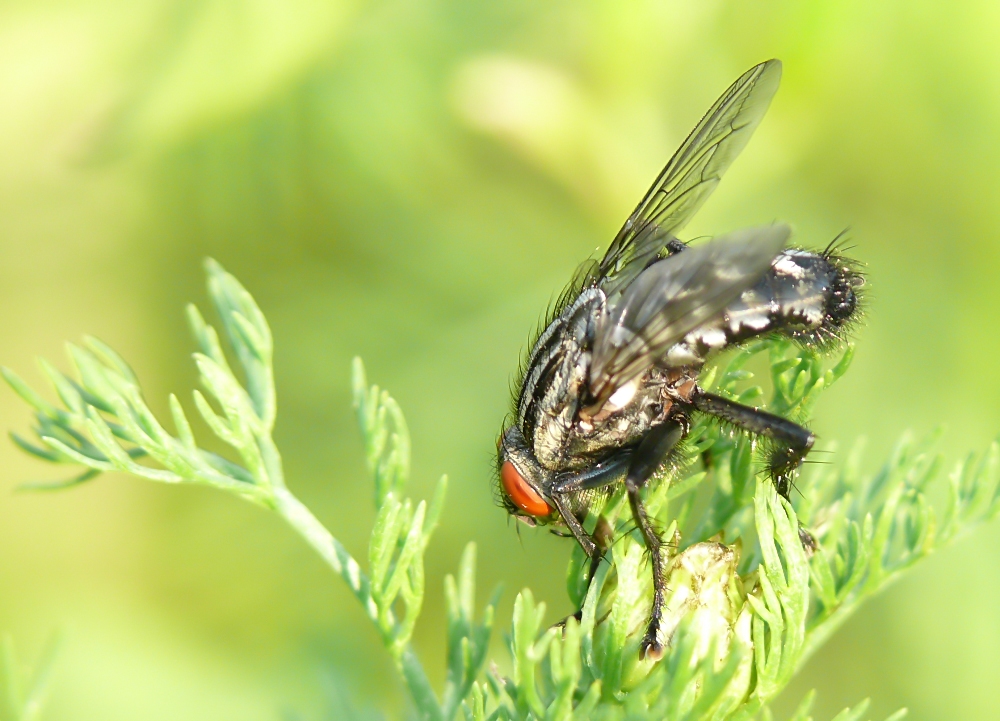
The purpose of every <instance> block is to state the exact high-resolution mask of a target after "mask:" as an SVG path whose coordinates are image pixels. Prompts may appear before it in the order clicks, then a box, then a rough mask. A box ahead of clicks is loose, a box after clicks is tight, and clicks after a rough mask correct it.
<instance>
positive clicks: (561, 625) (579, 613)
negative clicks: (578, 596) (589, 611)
mask: <svg viewBox="0 0 1000 721" xmlns="http://www.w3.org/2000/svg"><path fill="white" fill-rule="evenodd" d="M571 618H575V619H576V621H577V623H579V622H580V619H582V618H583V609H582V608H581V609H580V610H579V611H577V612H576V613H571V614H570V615H568V616H567V617H566V618H564V619H563V620H561V621H556V622H555V623H553V624H552V628H559V629H562V631H563V633H565V632H566V622H567V621H569V620H570V619H571Z"/></svg>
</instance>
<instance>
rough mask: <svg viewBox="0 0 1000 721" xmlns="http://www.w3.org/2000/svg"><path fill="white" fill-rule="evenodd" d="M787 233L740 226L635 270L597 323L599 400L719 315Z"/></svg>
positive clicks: (593, 382)
mask: <svg viewBox="0 0 1000 721" xmlns="http://www.w3.org/2000/svg"><path fill="white" fill-rule="evenodd" d="M790 234H791V231H790V229H789V227H788V226H787V225H773V226H768V227H766V228H749V229H746V230H739V231H736V232H735V233H730V234H728V235H726V236H723V237H721V238H717V239H715V240H712V241H710V242H709V243H706V244H705V245H700V246H697V247H694V248H689V249H687V250H684V251H683V252H680V253H676V254H674V255H672V256H670V257H668V258H664V259H663V260H660V261H657V262H656V263H653V264H652V265H650V266H649V267H648V268H646V269H645V270H643V271H642V272H641V273H639V275H638V276H636V278H635V280H633V281H632V283H631V284H630V285H629V286H628V287H627V288H625V289H624V290H623V291H622V293H621V295H619V296H618V297H617V298H612V299H611V301H610V302H609V305H608V307H607V309H606V310H605V312H604V313H603V314H602V315H601V317H600V318H599V319H598V322H597V328H596V331H595V334H594V349H593V355H592V358H591V365H590V375H589V385H590V391H591V394H592V395H593V397H594V398H595V399H596V401H597V403H602V402H603V401H604V400H605V399H607V398H608V397H609V396H610V395H611V394H612V393H613V392H614V391H615V390H616V389H617V388H619V387H620V386H622V385H623V384H625V383H628V381H630V380H632V379H633V378H635V377H636V376H638V375H639V374H641V373H642V372H644V371H645V370H647V369H648V368H650V367H652V366H653V365H654V364H655V363H657V361H659V360H661V358H662V357H663V355H664V354H665V353H666V352H667V350H668V349H669V348H670V346H672V345H674V344H675V343H677V342H679V341H681V340H682V339H683V338H684V336H686V335H687V334H688V333H690V332H691V331H692V330H694V329H695V328H698V327H699V326H701V325H703V324H705V323H707V322H710V321H712V320H714V319H715V318H716V317H718V315H719V314H720V313H722V311H723V310H725V308H726V306H727V305H729V304H730V303H732V302H733V301H735V300H736V299H737V298H738V297H739V296H740V294H741V293H742V292H743V291H744V290H746V289H748V288H750V287H751V286H753V285H754V284H755V283H756V282H757V281H758V280H760V278H761V276H762V275H764V273H765V272H766V271H767V269H768V268H769V267H770V264H771V261H772V260H773V259H774V258H775V256H777V255H778V253H780V252H781V250H782V248H784V247H785V243H786V241H787V240H788V236H789V235H790ZM597 403H595V405H597Z"/></svg>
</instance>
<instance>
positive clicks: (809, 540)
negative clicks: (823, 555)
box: [799, 526, 819, 558]
mask: <svg viewBox="0 0 1000 721" xmlns="http://www.w3.org/2000/svg"><path fill="white" fill-rule="evenodd" d="M799 542H800V543H802V548H803V549H805V552H806V557H808V558H812V555H813V554H814V553H816V550H817V549H818V548H819V543H818V542H817V541H816V537H815V536H813V534H811V533H810V532H809V531H808V530H807V529H806V527H805V526H799Z"/></svg>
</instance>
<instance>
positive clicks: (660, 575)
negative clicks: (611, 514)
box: [625, 417, 689, 660]
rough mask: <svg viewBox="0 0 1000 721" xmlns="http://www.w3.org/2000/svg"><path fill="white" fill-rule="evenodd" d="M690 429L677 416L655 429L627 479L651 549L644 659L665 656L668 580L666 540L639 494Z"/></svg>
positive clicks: (631, 464)
mask: <svg viewBox="0 0 1000 721" xmlns="http://www.w3.org/2000/svg"><path fill="white" fill-rule="evenodd" d="M688 427H689V426H688V421H687V418H684V417H674V418H672V419H670V420H668V421H667V422H665V423H663V424H662V425H659V426H657V427H655V428H653V429H652V430H651V431H650V432H649V433H648V434H647V435H646V437H645V438H643V439H642V442H641V443H640V444H639V447H638V448H636V450H635V452H634V453H633V454H632V457H631V459H630V460H629V465H628V473H627V474H626V476H625V491H626V492H627V493H628V502H629V505H630V506H631V508H632V519H633V520H634V521H635V525H636V527H637V528H638V529H639V533H641V534H642V540H643V542H644V543H645V544H646V548H647V550H649V558H650V565H651V566H652V570H653V607H652V609H651V610H650V613H649V623H648V624H647V625H646V635H645V636H643V639H642V643H641V644H640V646H639V656H640V657H641V658H646V657H649V658H651V659H653V660H659V659H660V658H662V657H663V643H662V642H661V641H660V623H661V622H662V620H663V606H664V603H665V602H666V589H667V578H666V574H665V573H664V568H663V553H662V551H663V545H664V544H663V539H661V538H660V535H659V533H657V531H656V529H655V528H653V525H652V523H651V522H650V520H649V516H648V514H647V513H646V507H645V506H644V505H643V502H642V495H641V493H640V491H641V490H642V487H643V485H645V483H646V481H648V480H649V479H650V477H652V475H653V474H654V473H656V469H658V468H659V467H660V466H661V465H663V462H664V461H665V460H666V459H667V458H668V457H669V455H670V453H671V451H673V450H674V448H675V447H676V446H677V444H678V443H679V442H680V441H681V439H682V438H683V437H684V436H685V435H686V434H687V432H688Z"/></svg>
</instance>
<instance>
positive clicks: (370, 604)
mask: <svg viewBox="0 0 1000 721" xmlns="http://www.w3.org/2000/svg"><path fill="white" fill-rule="evenodd" d="M273 498H274V508H275V510H276V511H277V512H278V514H279V515H281V517H282V518H284V519H285V521H287V522H288V524H289V525H290V526H291V527H292V528H293V529H294V530H295V531H296V532H297V533H298V534H299V535H300V536H302V538H304V539H305V541H306V542H307V543H308V544H309V545H310V546H312V547H313V549H315V551H316V552H317V553H318V554H319V555H320V557H322V559H323V560H324V561H326V563H327V565H328V566H330V568H332V569H333V571H334V573H336V574H337V575H339V576H340V577H341V578H343V579H344V581H345V582H346V583H347V585H348V587H349V588H350V589H351V591H352V592H353V593H354V596H355V597H356V598H357V599H358V601H360V602H361V606H362V608H364V609H365V613H366V614H367V616H368V618H369V620H371V622H372V623H374V624H375V628H377V629H378V630H379V633H383V634H384V630H383V628H382V626H381V624H380V622H379V612H378V606H377V605H376V603H375V599H374V598H372V594H371V583H370V582H369V580H368V576H367V575H366V574H365V573H364V571H362V570H361V567H360V566H359V565H358V562H357V561H355V560H354V558H353V557H352V556H351V554H350V553H348V551H347V549H346V548H344V546H343V544H341V543H340V541H338V540H337V539H336V538H334V537H333V534H332V533H330V531H328V530H327V529H326V526H324V525H323V524H322V523H320V521H319V519H318V518H316V516H314V515H313V513H312V511H310V510H309V508H308V507H306V505H305V504H304V503H302V501H300V500H299V499H298V498H296V497H295V496H294V495H293V494H292V492H291V491H289V490H288V489H287V488H285V487H284V486H283V485H282V486H279V487H277V488H274V489H273ZM393 656H394V660H395V662H396V665H397V666H398V667H399V670H400V673H402V675H403V678H404V680H405V681H406V686H407V688H408V689H409V692H410V697H411V698H412V699H413V703H414V705H415V706H416V708H417V710H418V713H419V714H420V716H419V717H420V719H421V721H446V720H445V718H444V714H443V712H442V710H441V704H440V702H439V701H438V699H437V696H436V695H435V694H434V689H433V688H432V687H431V683H430V681H429V680H428V678H427V673H426V672H425V671H424V668H423V665H422V664H421V663H420V659H419V658H418V657H417V654H416V652H415V651H414V650H413V647H412V646H411V645H410V644H409V643H407V644H405V645H404V646H402V647H401V649H400V651H399V652H398V653H394V654H393Z"/></svg>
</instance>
